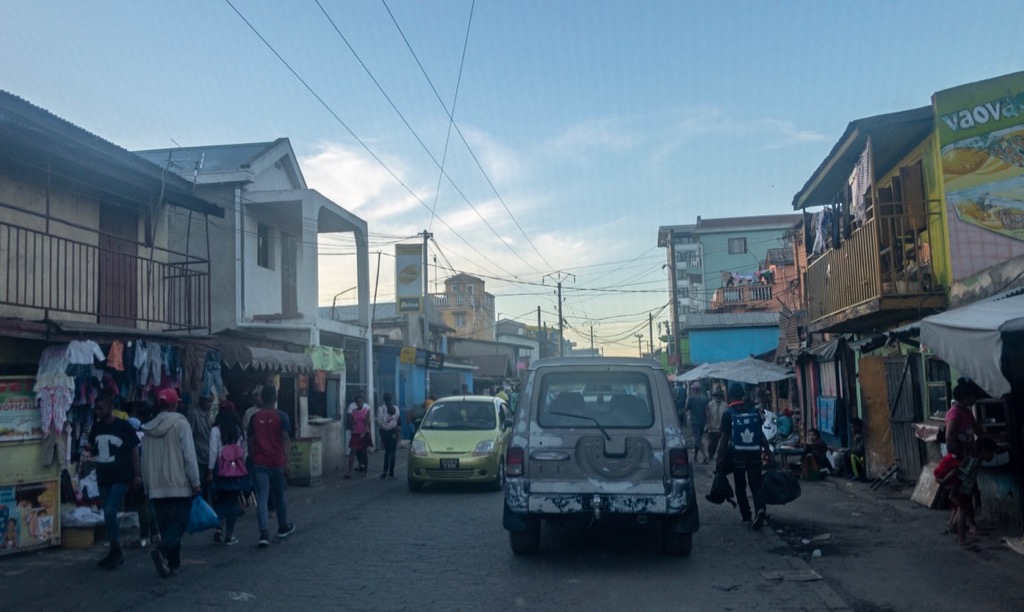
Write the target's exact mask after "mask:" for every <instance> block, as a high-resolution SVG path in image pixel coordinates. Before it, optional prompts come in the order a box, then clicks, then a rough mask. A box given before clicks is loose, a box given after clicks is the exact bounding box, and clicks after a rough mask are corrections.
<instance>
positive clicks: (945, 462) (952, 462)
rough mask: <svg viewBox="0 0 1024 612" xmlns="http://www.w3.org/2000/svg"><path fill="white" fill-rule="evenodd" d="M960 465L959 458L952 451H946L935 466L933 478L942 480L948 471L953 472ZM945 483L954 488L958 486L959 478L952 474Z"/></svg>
mask: <svg viewBox="0 0 1024 612" xmlns="http://www.w3.org/2000/svg"><path fill="white" fill-rule="evenodd" d="M959 467H960V459H959V458H957V456H956V455H954V454H953V453H947V454H946V456H945V457H943V458H942V461H939V465H937V466H935V472H934V473H935V480H942V479H943V478H945V477H946V475H947V474H949V473H950V472H955V471H956V470H957V468H959ZM946 484H947V485H949V486H951V487H953V488H956V487H958V486H960V478H959V477H957V476H954V477H953V478H951V479H949V480H948V481H947V482H946Z"/></svg>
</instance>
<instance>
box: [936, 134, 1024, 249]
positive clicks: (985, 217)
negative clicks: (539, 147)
mask: <svg viewBox="0 0 1024 612" xmlns="http://www.w3.org/2000/svg"><path fill="white" fill-rule="evenodd" d="M942 170H943V174H944V175H945V177H946V189H947V192H946V199H947V201H949V203H950V204H952V205H953V208H954V209H955V210H956V214H957V217H958V218H959V219H960V220H961V221H963V222H964V223H969V224H971V225H976V226H978V227H981V228H984V229H987V230H990V231H993V232H996V233H999V234H1003V235H1004V236H1009V237H1011V238H1015V239H1017V240H1024V127H1021V126H1014V127H1012V128H1009V129H1006V130H1001V131H999V132H993V133H991V134H988V135H986V136H977V137H974V138H968V139H966V140H962V141H959V142H956V143H953V144H950V145H947V146H945V147H943V148H942Z"/></svg>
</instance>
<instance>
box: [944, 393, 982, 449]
mask: <svg viewBox="0 0 1024 612" xmlns="http://www.w3.org/2000/svg"><path fill="white" fill-rule="evenodd" d="M974 427H975V420H974V413H973V412H971V409H970V408H969V407H967V406H964V405H963V404H960V403H959V402H953V405H952V406H951V407H950V408H949V411H948V412H946V448H948V449H949V451H950V452H951V453H955V454H957V455H960V454H962V452H963V445H964V444H966V443H968V442H973V441H974Z"/></svg>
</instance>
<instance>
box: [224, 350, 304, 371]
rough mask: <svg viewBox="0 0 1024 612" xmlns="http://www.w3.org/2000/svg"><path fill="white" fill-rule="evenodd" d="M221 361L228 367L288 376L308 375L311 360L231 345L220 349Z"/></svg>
mask: <svg viewBox="0 0 1024 612" xmlns="http://www.w3.org/2000/svg"><path fill="white" fill-rule="evenodd" d="M220 355H221V359H222V360H223V361H224V363H225V364H227V365H228V366H234V365H237V366H238V367H240V368H242V369H245V368H253V369H256V370H271V371H279V372H287V373H290V374H297V373H300V372H301V373H307V374H308V373H310V372H312V371H313V360H312V359H310V357H309V355H307V354H305V353H289V352H288V351H279V350H275V349H266V348H259V347H255V346H246V345H244V344H233V345H229V346H226V347H224V348H223V349H221V353H220Z"/></svg>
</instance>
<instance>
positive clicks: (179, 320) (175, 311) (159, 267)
mask: <svg viewBox="0 0 1024 612" xmlns="http://www.w3.org/2000/svg"><path fill="white" fill-rule="evenodd" d="M18 213H19V214H20V215H22V216H25V217H34V218H35V219H38V220H39V221H40V223H39V224H38V227H36V228H32V227H26V226H23V225H16V224H13V223H7V222H2V221H0V262H2V265H0V304H2V305H4V306H6V307H8V308H5V309H4V310H5V311H7V312H8V313H11V314H15V315H17V316H19V317H21V318H27V319H39V320H41V319H51V318H52V319H61V318H69V319H73V320H77V321H85V322H94V323H100V324H104V325H114V326H119V327H125V328H134V329H146V330H150V331H189V330H209V328H210V262H209V261H208V260H206V259H199V258H197V257H194V256H191V255H187V254H184V253H177V252H174V251H171V250H167V249H161V248H159V247H153V248H150V247H148V246H145V245H143V244H140V243H138V242H134V241H130V240H126V239H124V238H119V237H114V236H110V235H107V234H102V233H100V232H98V231H97V230H96V229H95V228H89V227H85V226H81V225H76V224H72V223H68V222H65V221H60V220H57V219H52V218H50V219H47V218H46V217H45V216H43V215H38V214H35V213H30V212H26V211H24V210H19V211H18ZM35 219H32V221H33V224H35V223H34V221H35Z"/></svg>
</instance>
